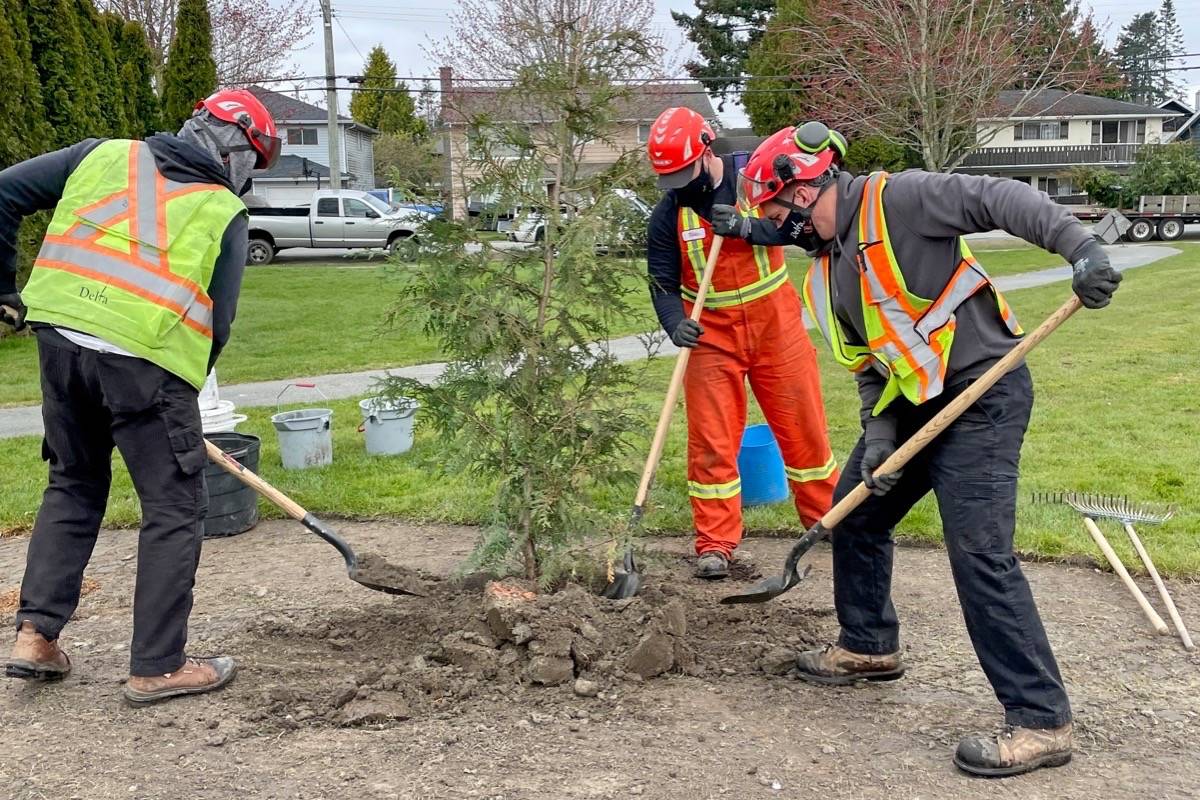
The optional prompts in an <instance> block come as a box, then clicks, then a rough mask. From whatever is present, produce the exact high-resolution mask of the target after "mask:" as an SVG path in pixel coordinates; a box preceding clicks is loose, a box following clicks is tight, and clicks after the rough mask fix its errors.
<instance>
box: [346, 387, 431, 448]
mask: <svg viewBox="0 0 1200 800" xmlns="http://www.w3.org/2000/svg"><path fill="white" fill-rule="evenodd" d="M418 408H420V404H419V403H418V402H417V401H416V400H414V399H412V398H411V397H401V398H398V399H396V400H388V399H386V398H383V397H368V398H367V399H366V400H360V401H359V403H358V409H359V411H361V412H362V417H363V423H362V425H360V426H359V428H358V429H359V430H360V431H363V432H365V433H366V434H367V452H368V453H370V454H371V455H374V456H398V455H400V454H401V453H407V452H408V451H409V450H411V449H412V446H413V421H414V419H413V418H414V416H415V415H416V413H417V409H418Z"/></svg>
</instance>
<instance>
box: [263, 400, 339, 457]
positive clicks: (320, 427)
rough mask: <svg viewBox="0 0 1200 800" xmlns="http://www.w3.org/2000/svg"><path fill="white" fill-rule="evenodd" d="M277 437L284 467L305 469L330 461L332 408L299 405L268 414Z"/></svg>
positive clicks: (331, 453) (331, 454) (331, 449)
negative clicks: (299, 407) (296, 407)
mask: <svg viewBox="0 0 1200 800" xmlns="http://www.w3.org/2000/svg"><path fill="white" fill-rule="evenodd" d="M271 423H272V424H273V425H274V426H275V432H276V434H277V435H278V437H279V457H280V459H281V460H282V461H283V468H284V469H308V468H309V467H324V466H328V465H329V464H332V463H333V430H332V428H333V409H330V408H302V409H300V410H299V411H284V412H282V413H279V414H275V415H274V416H272V417H271Z"/></svg>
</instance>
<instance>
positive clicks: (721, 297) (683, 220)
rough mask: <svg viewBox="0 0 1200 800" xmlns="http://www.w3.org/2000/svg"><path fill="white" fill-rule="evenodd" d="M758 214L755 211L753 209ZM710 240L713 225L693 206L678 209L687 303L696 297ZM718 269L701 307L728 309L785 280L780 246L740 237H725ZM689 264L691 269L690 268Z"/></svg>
mask: <svg viewBox="0 0 1200 800" xmlns="http://www.w3.org/2000/svg"><path fill="white" fill-rule="evenodd" d="M753 213H754V215H755V216H757V212H753ZM710 241H712V225H711V224H710V223H709V222H708V220H706V219H704V218H703V217H701V216H700V215H699V214H697V213H696V212H695V211H693V210H692V209H690V208H688V207H686V206H681V207H680V209H679V246H680V247H681V248H682V250H683V262H684V268H683V275H682V276H681V278H682V280H681V286H680V291H681V293H682V294H683V296H684V297H685V298H686V299H687V300H688V301H689V302H690V301H694V300H695V299H696V292H697V291H698V290H699V288H700V278H701V277H702V276H703V275H704V265H705V261H706V260H707V257H708V256H707V252H706V250H705V247H704V245H705V243H706V242H710ZM720 263H721V268H720V269H719V270H717V271H716V272H715V273H714V274H713V279H712V286H711V287H709V290H708V294H707V295H705V298H704V307H705V308H709V309H714V308H729V307H730V306H736V305H740V304H742V303H749V302H750V301H751V300H757V299H758V298H760V297H766V296H767V295H769V294H770V293H771V292H774V291H775V290H776V289H778V288H780V287H781V286H785V285H786V284H787V282H788V268H787V264H786V263H784V258H783V248H782V247H760V246H758V245H751V244H749V243H748V242H745V241H743V240H742V239H733V238H730V239H726V240H725V243H724V244H723V245H721V261H720ZM689 267H690V269H689Z"/></svg>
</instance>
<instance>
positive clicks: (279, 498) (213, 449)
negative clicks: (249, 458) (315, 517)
mask: <svg viewBox="0 0 1200 800" xmlns="http://www.w3.org/2000/svg"><path fill="white" fill-rule="evenodd" d="M204 448H205V449H206V450H207V451H208V457H209V458H210V459H212V460H213V462H214V463H216V464H217V466H219V467H221V469H223V470H225V471H226V472H228V473H229V474H230V475H232V476H233V477H235V478H237V479H238V480H239V481H241V482H242V483H244V484H246V485H247V486H249V487H250V488H251V489H253V490H254V491H256V492H258V493H259V494H261V495H262V496H263V497H265V498H267V499H268V500H270V501H271V502H272V503H274V504H275V505H277V506H279V508H280V509H282V510H283V512H284V513H285V514H287V515H288V516H289V517H291V518H292V519H294V520H299V521H301V522H303V521H304V518H305V517H306V516H307V515H308V512H307V511H305V510H304V509H303V508H301V507H300V504H299V503H297V502H295V501H294V500H292V499H291V498H290V497H288V496H287V495H286V494H284V493H283V492H281V491H279V490H278V489H276V488H275V487H274V486H272V485H271V484H269V483H267V482H266V481H264V480H263V479H262V478H260V477H258V476H257V475H255V474H254V473H253V472H251V471H250V470H248V469H246V468H245V467H244V466H242V465H241V464H240V463H238V460H237V459H236V458H234V457H233V456H231V455H229V454H228V453H226V452H225V451H224V450H222V449H221V448H219V447H217V446H216V445H215V444H213V443H212V442H210V441H209V440H208V439H205V440H204Z"/></svg>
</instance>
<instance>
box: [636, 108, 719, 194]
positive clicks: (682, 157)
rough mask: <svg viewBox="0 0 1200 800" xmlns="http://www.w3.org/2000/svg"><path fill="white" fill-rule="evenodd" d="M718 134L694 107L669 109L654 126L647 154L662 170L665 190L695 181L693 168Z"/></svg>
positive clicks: (661, 186)
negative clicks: (693, 109) (692, 108)
mask: <svg viewBox="0 0 1200 800" xmlns="http://www.w3.org/2000/svg"><path fill="white" fill-rule="evenodd" d="M716 138H717V135H716V134H715V133H713V129H712V126H711V125H709V124H708V122H706V121H705V119H704V117H702V116H700V115H699V114H697V113H696V112H695V111H692V110H691V109H690V108H679V107H676V108H668V109H667V110H666V111H664V112H662V113H661V114H659V115H658V119H656V120H654V125H653V127H651V128H650V138H649V140H648V141H647V142H646V153H647V155H649V156H650V166H652V167H653V168H654V171H655V172H657V173H658V176H659V177H658V185H659V188H662V189H681V188H683V187H684V186H687V185H688V184H689V183H690V182H691V180H692V170H690V169H688V167H690V166H691V165H692V164H695V163H696V162H697V161H698V160H699V159H700V156H702V155H704V151H705V150H707V149H708V146H709V145H710V144H712V143H713V140H714V139H716Z"/></svg>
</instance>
